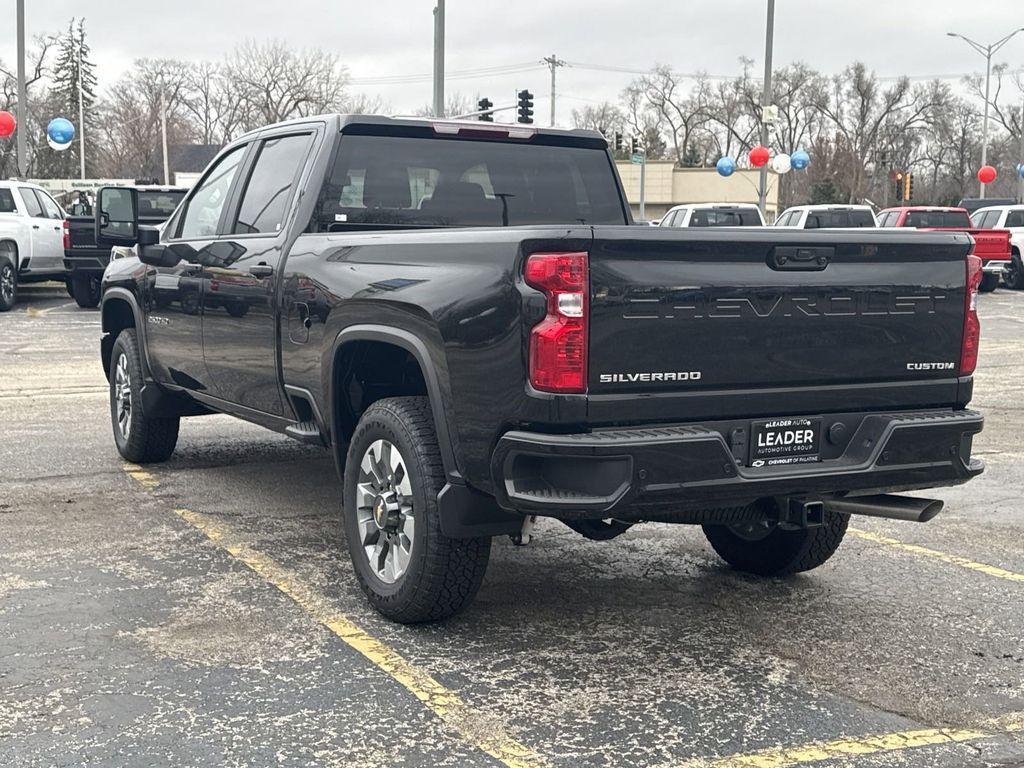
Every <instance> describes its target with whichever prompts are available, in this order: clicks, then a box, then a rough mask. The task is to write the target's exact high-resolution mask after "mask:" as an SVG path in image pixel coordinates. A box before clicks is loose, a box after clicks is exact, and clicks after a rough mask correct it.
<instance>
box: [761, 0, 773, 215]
mask: <svg viewBox="0 0 1024 768" xmlns="http://www.w3.org/2000/svg"><path fill="white" fill-rule="evenodd" d="M774 37H775V0H768V25H767V28H766V29H765V35H764V90H763V91H762V93H761V109H762V110H763V109H764V108H765V107H767V106H769V105H770V104H771V103H772V45H773V42H774ZM761 145H762V146H765V147H767V146H768V123H766V122H765V121H764V115H763V114H762V115H761ZM767 205H768V166H767V164H766V165H762V166H761V178H760V181H759V183H758V187H757V206H758V207H759V208H760V209H761V215H762V216H764V217H765V220H766V221H767V219H768V214H767V212H766V210H765V209H766V208H767Z"/></svg>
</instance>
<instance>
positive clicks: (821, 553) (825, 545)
mask: <svg viewBox="0 0 1024 768" xmlns="http://www.w3.org/2000/svg"><path fill="white" fill-rule="evenodd" d="M849 522H850V518H849V515H840V514H838V513H836V512H831V511H829V510H826V511H825V518H824V524H823V525H821V526H820V527H816V528H804V529H802V530H784V529H782V528H780V527H779V526H778V524H777V523H774V522H773V523H767V524H763V525H761V526H759V525H758V524H750V523H746V524H744V523H741V524H738V525H705V526H704V535H705V536H707V539H708V541H709V542H710V543H711V546H712V548H713V549H714V550H715V552H717V553H718V556H719V557H721V558H722V559H723V560H725V562H727V563H728V564H729V565H731V566H732V567H733V568H736V569H737V570H740V571H747V572H749V573H756V574H758V575H759V576H789V575H791V574H794V573H800V572H802V571H810V570H812V569H814V568H817V567H818V566H819V565H821V564H822V563H824V562H825V561H826V560H828V559H829V558H830V557H832V554H833V553H834V552H835V551H836V549H838V548H839V545H840V543H842V541H843V536H844V535H845V534H846V526H847V525H848V524H849Z"/></svg>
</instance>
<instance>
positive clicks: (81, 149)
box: [78, 32, 85, 179]
mask: <svg viewBox="0 0 1024 768" xmlns="http://www.w3.org/2000/svg"><path fill="white" fill-rule="evenodd" d="M84 34H85V33H84V32H83V33H82V35H83V36H84ZM82 42H83V40H82V37H79V39H78V160H79V166H80V168H79V170H80V171H81V174H82V175H81V178H83V179H84V178H85V106H84V104H85V97H84V96H83V85H82Z"/></svg>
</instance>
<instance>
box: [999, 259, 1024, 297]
mask: <svg viewBox="0 0 1024 768" xmlns="http://www.w3.org/2000/svg"><path fill="white" fill-rule="evenodd" d="M1003 282H1004V283H1006V287H1007V288H1013V289H1014V290H1018V291H1019V290H1020V289H1021V288H1024V266H1022V265H1021V260H1020V253H1019V252H1018V251H1014V252H1013V256H1012V257H1011V258H1010V263H1009V265H1008V266H1007V267H1006V271H1005V272H1003Z"/></svg>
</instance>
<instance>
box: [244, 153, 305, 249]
mask: <svg viewBox="0 0 1024 768" xmlns="http://www.w3.org/2000/svg"><path fill="white" fill-rule="evenodd" d="M312 139H313V134H311V133H304V134H301V135H299V136H281V137H278V138H272V139H267V140H266V141H264V142H263V145H262V146H261V147H260V153H259V157H257V159H256V163H255V164H254V165H253V169H252V173H251V174H249V183H248V184H247V185H246V187H245V192H244V194H243V195H242V204H241V206H240V207H239V209H238V221H237V222H236V223H235V228H234V231H235V233H237V234H256V233H275V232H279V231H280V230H281V227H282V226H283V224H284V217H285V214H286V213H287V211H286V206H287V205H288V201H289V200H290V199H291V191H292V188H293V187H294V186H295V182H296V180H297V179H298V176H299V171H300V170H301V169H302V164H303V162H304V161H305V159H306V156H307V155H308V154H309V145H310V142H311V141H312Z"/></svg>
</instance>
